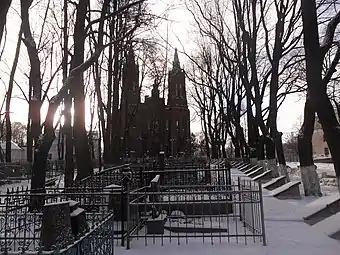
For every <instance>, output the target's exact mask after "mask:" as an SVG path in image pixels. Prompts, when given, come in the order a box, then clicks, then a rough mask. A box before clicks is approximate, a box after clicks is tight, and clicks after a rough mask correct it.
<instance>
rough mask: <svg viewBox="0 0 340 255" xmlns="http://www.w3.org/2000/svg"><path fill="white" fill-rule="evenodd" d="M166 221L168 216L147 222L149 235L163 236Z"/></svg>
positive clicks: (162, 215)
mask: <svg viewBox="0 0 340 255" xmlns="http://www.w3.org/2000/svg"><path fill="white" fill-rule="evenodd" d="M165 220H166V215H164V214H159V215H158V217H157V218H152V219H148V220H147V221H146V229H147V234H149V235H157V234H158V235H163V234H164V223H165Z"/></svg>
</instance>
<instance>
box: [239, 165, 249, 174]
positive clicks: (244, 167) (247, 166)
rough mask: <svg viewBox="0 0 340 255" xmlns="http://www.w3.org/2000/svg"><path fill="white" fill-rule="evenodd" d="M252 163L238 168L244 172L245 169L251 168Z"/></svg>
mask: <svg viewBox="0 0 340 255" xmlns="http://www.w3.org/2000/svg"><path fill="white" fill-rule="evenodd" d="M251 167H252V166H251V164H247V165H245V166H242V167H239V168H238V170H239V171H241V172H243V171H246V170H247V169H249V168H251Z"/></svg>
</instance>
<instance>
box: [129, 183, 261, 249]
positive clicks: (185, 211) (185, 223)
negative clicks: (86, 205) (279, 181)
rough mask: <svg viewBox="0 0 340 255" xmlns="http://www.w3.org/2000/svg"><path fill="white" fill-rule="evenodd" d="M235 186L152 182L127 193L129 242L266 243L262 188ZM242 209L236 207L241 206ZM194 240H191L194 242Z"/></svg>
mask: <svg viewBox="0 0 340 255" xmlns="http://www.w3.org/2000/svg"><path fill="white" fill-rule="evenodd" d="M248 184H250V183H248V182H245V181H243V180H242V181H241V180H240V182H239V183H236V184H229V183H223V184H218V183H214V184H211V183H210V184H200V185H197V184H196V185H192V184H191V185H159V186H157V185H152V184H150V185H149V186H145V187H143V188H140V189H138V190H134V191H131V192H129V195H128V209H127V211H128V219H127V221H128V226H127V229H128V233H127V234H126V242H127V244H126V247H127V249H129V248H130V242H143V243H144V244H145V245H148V244H156V243H158V244H160V245H163V244H164V243H165V242H169V243H171V242H174V243H177V244H181V243H188V242H192V241H193V242H195V241H196V242H197V240H201V241H202V242H203V243H207V242H209V243H211V244H214V243H222V242H236V243H239V242H243V243H245V244H247V243H249V241H250V240H251V241H253V242H257V241H258V240H259V241H261V242H262V243H263V245H266V239H265V231H264V220H263V209H262V207H263V202H262V198H261V195H262V194H261V191H260V190H261V187H260V186H259V185H254V183H252V184H251V185H253V186H251V188H245V187H246V186H247V187H249V185H248ZM240 208H241V209H240ZM194 240H195V241H194Z"/></svg>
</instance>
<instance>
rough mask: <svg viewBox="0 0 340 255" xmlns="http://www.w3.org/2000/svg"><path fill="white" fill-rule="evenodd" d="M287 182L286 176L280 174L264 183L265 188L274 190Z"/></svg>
mask: <svg viewBox="0 0 340 255" xmlns="http://www.w3.org/2000/svg"><path fill="white" fill-rule="evenodd" d="M285 183H286V177H285V176H280V177H277V178H275V179H272V180H271V181H269V182H267V183H265V184H263V186H262V187H263V188H264V189H267V190H274V189H276V188H279V187H281V186H282V185H284V184H285Z"/></svg>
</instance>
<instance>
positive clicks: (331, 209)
mask: <svg viewBox="0 0 340 255" xmlns="http://www.w3.org/2000/svg"><path fill="white" fill-rule="evenodd" d="M338 212H340V195H339V194H334V195H331V196H324V197H321V198H319V199H317V200H315V201H313V202H312V203H309V204H307V205H306V206H304V208H302V209H301V210H300V211H299V212H298V213H299V215H301V216H302V218H303V220H304V221H305V222H306V223H307V224H309V225H314V224H317V223H318V222H320V221H322V220H324V219H326V218H328V217H331V216H332V215H334V214H335V213H338ZM339 226H340V225H339Z"/></svg>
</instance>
